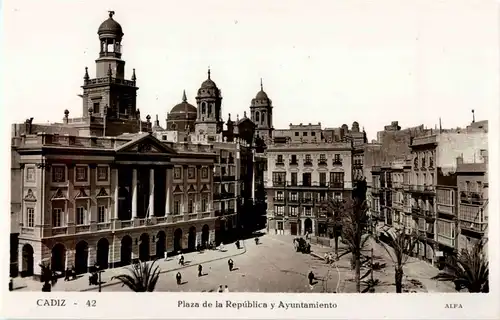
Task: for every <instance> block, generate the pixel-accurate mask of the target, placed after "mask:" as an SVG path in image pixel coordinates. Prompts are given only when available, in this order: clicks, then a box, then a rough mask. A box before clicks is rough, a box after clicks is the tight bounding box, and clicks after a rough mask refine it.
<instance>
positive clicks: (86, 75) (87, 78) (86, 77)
mask: <svg viewBox="0 0 500 320" xmlns="http://www.w3.org/2000/svg"><path fill="white" fill-rule="evenodd" d="M89 78H90V77H89V68H87V67H85V75H84V76H83V80H89Z"/></svg>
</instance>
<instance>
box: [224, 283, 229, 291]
mask: <svg viewBox="0 0 500 320" xmlns="http://www.w3.org/2000/svg"><path fill="white" fill-rule="evenodd" d="M224 292H229V288H228V287H227V284H226V287H225V288H224Z"/></svg>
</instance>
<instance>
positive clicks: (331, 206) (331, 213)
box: [323, 197, 344, 257]
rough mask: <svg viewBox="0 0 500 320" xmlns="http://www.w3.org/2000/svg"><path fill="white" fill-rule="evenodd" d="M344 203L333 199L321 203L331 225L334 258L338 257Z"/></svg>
mask: <svg viewBox="0 0 500 320" xmlns="http://www.w3.org/2000/svg"><path fill="white" fill-rule="evenodd" d="M343 208H344V202H343V201H342V200H339V199H335V198H333V197H331V198H328V199H327V200H326V201H325V202H324V203H323V210H324V211H325V212H326V217H327V219H328V222H329V223H331V224H333V237H334V240H335V257H338V256H339V237H340V236H341V234H342V211H343Z"/></svg>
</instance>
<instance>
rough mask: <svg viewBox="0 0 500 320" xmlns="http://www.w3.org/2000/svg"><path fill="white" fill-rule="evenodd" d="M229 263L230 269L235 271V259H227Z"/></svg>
mask: <svg viewBox="0 0 500 320" xmlns="http://www.w3.org/2000/svg"><path fill="white" fill-rule="evenodd" d="M227 265H228V266H229V271H233V266H234V261H233V259H229V260H228V261H227Z"/></svg>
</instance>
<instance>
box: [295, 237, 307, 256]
mask: <svg viewBox="0 0 500 320" xmlns="http://www.w3.org/2000/svg"><path fill="white" fill-rule="evenodd" d="M293 245H294V247H295V251H297V252H302V253H311V244H310V243H308V242H307V241H306V240H304V238H295V239H293Z"/></svg>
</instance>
